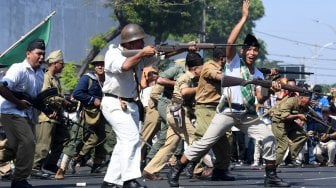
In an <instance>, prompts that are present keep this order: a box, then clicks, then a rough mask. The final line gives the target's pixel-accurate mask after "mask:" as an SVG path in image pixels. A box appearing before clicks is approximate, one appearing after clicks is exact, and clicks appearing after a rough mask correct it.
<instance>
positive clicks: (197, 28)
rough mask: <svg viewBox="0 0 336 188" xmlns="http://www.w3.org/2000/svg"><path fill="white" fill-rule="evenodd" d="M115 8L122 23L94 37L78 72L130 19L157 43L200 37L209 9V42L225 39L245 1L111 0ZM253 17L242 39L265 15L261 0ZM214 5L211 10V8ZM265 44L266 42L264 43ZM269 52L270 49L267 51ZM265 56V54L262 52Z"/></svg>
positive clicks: (253, 7)
mask: <svg viewBox="0 0 336 188" xmlns="http://www.w3.org/2000/svg"><path fill="white" fill-rule="evenodd" d="M106 6H107V7H110V8H111V9H112V10H113V13H114V16H113V19H116V20H118V21H119V26H118V27H117V28H116V29H114V30H113V31H111V32H107V33H106V34H103V35H99V36H96V37H94V38H93V39H91V42H92V41H93V42H92V44H91V45H92V49H91V50H90V52H89V54H88V56H87V57H86V58H85V59H84V61H83V66H82V68H81V70H80V71H79V72H78V76H80V75H82V74H83V73H84V71H85V69H86V68H87V64H88V63H89V62H90V61H91V60H92V59H93V58H94V57H95V56H96V55H97V54H98V53H99V52H100V50H101V49H102V48H103V47H104V46H105V45H106V44H107V43H108V42H110V41H111V40H113V39H114V38H115V37H117V36H118V35H119V34H120V32H121V29H122V28H123V26H125V25H126V24H127V23H138V24H139V25H141V26H142V27H143V28H144V30H145V31H146V33H148V34H149V35H152V36H154V37H155V43H156V44H158V43H161V42H164V41H166V40H167V39H172V40H177V41H181V42H187V41H191V40H197V39H198V38H199V35H200V34H202V32H201V29H202V28H201V25H202V24H201V23H202V19H203V14H202V11H203V10H204V9H205V10H207V14H206V17H204V19H206V28H205V31H206V33H205V34H206V42H214V43H225V42H226V38H227V36H228V35H229V34H230V32H231V29H232V27H233V26H234V25H235V24H236V23H237V22H238V20H239V19H240V17H241V6H242V2H241V1H236V0H226V1H223V0H107V3H106ZM250 7H251V10H250V12H251V13H250V15H251V16H250V19H249V21H248V22H247V23H246V27H244V29H243V31H242V34H241V38H240V39H238V43H241V42H242V41H243V37H244V36H245V35H246V34H247V33H252V28H253V27H254V26H255V23H254V22H255V21H256V20H257V19H259V18H261V17H262V16H263V15H264V7H263V5H262V2H261V0H254V1H251V6H250ZM209 8H211V10H209ZM262 44H263V43H262ZM265 54H266V53H265ZM261 57H262V59H265V56H264V55H262V56H261Z"/></svg>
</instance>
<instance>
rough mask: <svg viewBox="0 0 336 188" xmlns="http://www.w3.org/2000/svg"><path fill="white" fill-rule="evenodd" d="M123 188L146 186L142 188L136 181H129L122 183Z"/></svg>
mask: <svg viewBox="0 0 336 188" xmlns="http://www.w3.org/2000/svg"><path fill="white" fill-rule="evenodd" d="M123 188H146V186H142V185H141V184H140V183H139V182H137V181H136V180H129V181H125V182H124V185H123Z"/></svg>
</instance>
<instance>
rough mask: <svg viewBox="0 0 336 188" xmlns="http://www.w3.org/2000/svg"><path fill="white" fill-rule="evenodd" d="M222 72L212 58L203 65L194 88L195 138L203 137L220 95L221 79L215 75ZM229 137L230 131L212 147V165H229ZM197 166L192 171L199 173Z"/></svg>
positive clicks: (222, 167)
mask: <svg viewBox="0 0 336 188" xmlns="http://www.w3.org/2000/svg"><path fill="white" fill-rule="evenodd" d="M221 73H222V67H221V65H219V64H218V63H216V62H215V61H213V60H210V61H208V62H206V63H204V65H203V69H202V72H201V76H200V80H199V84H198V87H197V90H196V97H195V98H196V117H197V118H196V132H195V136H196V139H197V140H198V139H200V138H202V137H203V135H204V133H205V132H206V130H207V129H208V127H209V125H210V123H211V121H212V119H213V117H214V115H215V113H216V106H217V105H218V102H219V99H220V97H221V81H219V80H216V75H217V74H221ZM230 139H232V137H231V132H227V133H226V134H225V135H223V136H222V137H221V138H220V140H219V141H218V142H217V143H215V144H214V146H213V147H212V150H213V152H214V153H215V155H216V161H215V162H214V167H216V168H218V169H225V170H227V169H228V168H229V165H230ZM200 171H201V169H200V168H199V167H197V168H196V169H195V171H194V173H200Z"/></svg>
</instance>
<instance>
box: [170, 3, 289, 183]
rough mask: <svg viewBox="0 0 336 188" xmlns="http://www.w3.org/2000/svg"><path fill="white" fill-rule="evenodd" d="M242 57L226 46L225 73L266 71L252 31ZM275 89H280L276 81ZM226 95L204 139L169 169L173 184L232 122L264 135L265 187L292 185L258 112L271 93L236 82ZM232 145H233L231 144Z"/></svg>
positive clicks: (242, 75) (234, 35) (255, 75)
mask: <svg viewBox="0 0 336 188" xmlns="http://www.w3.org/2000/svg"><path fill="white" fill-rule="evenodd" d="M249 4H250V2H249V0H244V2H243V8H242V18H241V19H240V21H239V22H238V23H237V25H236V26H235V27H234V28H233V30H232V31H231V34H230V35H229V38H228V42H227V43H228V44H235V42H236V40H237V38H238V36H239V34H240V32H241V30H242V28H243V26H244V24H245V22H246V20H247V18H248V10H249ZM240 53H241V56H242V58H240V57H239V56H238V53H237V50H236V48H235V46H230V45H229V46H227V47H226V57H227V61H226V62H227V63H226V67H224V70H223V75H228V76H234V77H239V78H243V79H253V78H261V79H263V74H262V73H261V72H260V71H259V70H258V68H257V67H255V61H256V59H257V57H258V54H259V43H258V41H257V39H256V38H255V37H254V36H252V35H250V34H248V35H247V36H246V38H245V41H244V46H243V47H242V49H241V51H240ZM272 88H273V89H279V86H278V85H276V84H275V83H273V84H272ZM222 89H223V90H222V96H221V100H220V103H219V105H218V106H217V113H216V114H215V116H214V118H213V120H212V121H211V123H210V125H209V127H208V129H207V131H206V132H205V134H204V135H203V137H202V138H201V139H200V140H197V141H195V142H193V143H192V145H190V146H189V147H188V148H187V149H186V151H185V152H184V154H183V156H182V157H181V159H180V160H179V161H178V162H177V164H176V165H175V166H174V167H172V169H171V170H170V172H169V173H168V183H169V185H170V186H171V187H178V186H179V182H178V180H179V175H180V173H181V172H182V170H183V169H184V168H185V166H186V164H187V163H188V162H189V161H193V162H197V161H198V160H199V159H200V158H201V157H203V155H204V154H205V153H206V152H207V151H208V150H209V149H210V148H211V147H212V146H213V145H214V144H215V143H216V142H217V141H218V140H219V139H220V138H221V136H223V135H224V134H225V132H227V131H229V130H230V129H231V128H232V126H236V127H237V128H239V129H240V130H241V131H242V132H244V133H245V134H247V135H248V136H249V137H253V138H262V142H263V158H264V159H265V160H266V167H265V171H266V177H265V182H264V185H265V187H289V186H290V185H289V184H288V183H287V182H284V181H283V180H282V179H281V178H279V177H277V175H276V166H275V159H276V158H275V138H274V136H273V133H272V130H271V127H268V126H266V125H265V123H264V122H263V121H262V120H260V119H259V118H258V116H257V114H256V106H255V103H256V101H257V102H258V103H259V104H263V103H264V101H265V100H266V99H267V98H268V96H263V95H262V94H261V88H260V87H254V86H252V85H247V86H244V87H243V86H232V87H225V88H222ZM251 120H254V121H253V122H250V121H251ZM228 147H230V146H228ZM224 175H225V169H214V171H213V177H212V178H213V179H214V176H215V179H225V178H221V177H223V176H224Z"/></svg>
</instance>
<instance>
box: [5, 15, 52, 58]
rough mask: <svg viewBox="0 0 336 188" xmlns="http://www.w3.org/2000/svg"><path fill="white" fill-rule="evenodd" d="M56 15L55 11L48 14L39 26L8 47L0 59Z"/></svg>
mask: <svg viewBox="0 0 336 188" xmlns="http://www.w3.org/2000/svg"><path fill="white" fill-rule="evenodd" d="M55 14H56V11H53V12H52V13H51V14H49V15H48V16H47V17H46V18H44V19H43V20H42V21H41V22H40V23H39V24H37V25H36V26H35V27H34V28H33V29H32V30H30V31H29V32H28V33H26V34H25V35H23V36H22V37H21V38H20V39H19V40H18V41H16V42H15V43H14V44H13V45H12V46H10V47H9V48H8V49H7V50H5V51H4V52H3V53H2V54H0V58H1V57H2V56H4V55H5V54H7V53H8V52H9V51H10V50H11V49H13V48H14V47H15V46H16V45H17V44H19V43H20V42H21V41H22V40H23V39H25V38H26V37H27V36H28V35H30V34H31V33H32V32H34V31H35V30H36V29H37V28H39V27H40V26H41V25H43V24H44V23H45V22H46V21H47V20H48V19H49V18H50V17H52V16H54V15H55Z"/></svg>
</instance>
